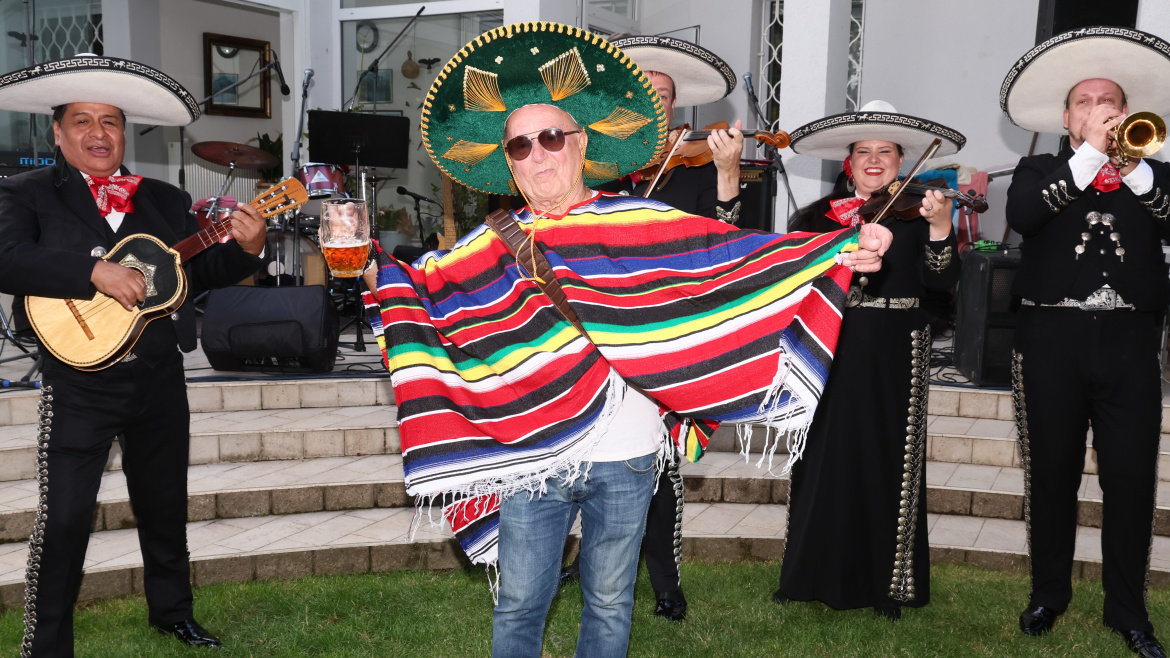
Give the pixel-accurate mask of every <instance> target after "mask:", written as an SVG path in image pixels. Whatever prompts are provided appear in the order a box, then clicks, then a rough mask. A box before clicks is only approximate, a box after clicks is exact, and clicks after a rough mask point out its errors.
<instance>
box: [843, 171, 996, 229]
mask: <svg viewBox="0 0 1170 658" xmlns="http://www.w3.org/2000/svg"><path fill="white" fill-rule="evenodd" d="M899 190H901V193H900V194H898V191H899ZM932 190H933V191H936V192H942V195H943V196H945V197H946V198H948V199H952V200H954V201H956V202H957V203H958V204H959V205H960V206H962V207H963V208H964V212H966V214H968V215H970V214H971V213H972V212H977V213H984V212H987V198H986V197H985V196H984V195H982V194H980V195H976V194H975V190H968V192H967V194H963V193H962V192H959V191H958V190H952V189H951V188H949V187H947V184H946V181H944V180H943V179H941V178H935V179H933V180H928V181H920V180H918V179H917V178H911V179H910V180H909V182H907V181H906V180H905V179H903V180H896V181H894V182H892V183H890V184H889V185H886V186H885V187H882V188H879V189H877V190H875V191H874V193H873V194H871V195H870V196H869V200H867V201H866V202H865V203H864V204H862V206H861V207H860V208H858V209H857V214H858V216H859V217H861V218H862V220H863V221H865V222H866V223H869V222H872V221H874V220H875V219H878V221H881V220H883V219H887V218H889V217H897V218H898V219H905V220H910V219H919V218H921V217H922V215H921V214H920V213H919V212H918V210H919V208H921V207H922V199H924V198H925V197H926V193H927V192H930V191H932ZM894 194H898V198H896V199H895V200H894V205H893V206H891V207H890V210H889V211H888V212H887V213H886V215H885V216H884V217H881V218H878V217H877V214H878V213H879V212H881V209H882V208H884V207H885V205H886V204H887V203H889V201H890V196H892V195H894Z"/></svg>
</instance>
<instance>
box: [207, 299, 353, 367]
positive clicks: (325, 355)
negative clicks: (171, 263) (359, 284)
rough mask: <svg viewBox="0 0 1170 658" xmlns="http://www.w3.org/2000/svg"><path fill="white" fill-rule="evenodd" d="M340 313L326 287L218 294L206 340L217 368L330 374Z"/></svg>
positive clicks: (209, 357) (209, 356)
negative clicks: (338, 314)
mask: <svg viewBox="0 0 1170 658" xmlns="http://www.w3.org/2000/svg"><path fill="white" fill-rule="evenodd" d="M338 330H339V327H338V322H337V309H336V308H335V307H334V306H333V300H332V298H331V297H330V296H329V291H328V290H327V289H326V288H325V286H291V287H287V288H264V287H256V286H230V287H227V288H219V289H217V290H212V291H211V292H210V294H209V295H208V297H207V307H206V309H205V310H204V313H203V332H202V336H201V337H200V342H201V343H202V344H203V352H204V354H206V355H207V361H208V363H210V364H211V367H212V368H215V369H216V370H235V371H250V372H255V371H263V372H272V371H280V372H314V373H316V372H330V371H332V370H333V363H334V361H335V359H336V357H337V337H338Z"/></svg>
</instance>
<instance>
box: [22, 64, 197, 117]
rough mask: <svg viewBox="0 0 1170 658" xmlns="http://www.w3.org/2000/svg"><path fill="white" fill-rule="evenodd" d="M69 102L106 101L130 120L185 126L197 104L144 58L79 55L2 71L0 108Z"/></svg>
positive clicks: (38, 110) (42, 108)
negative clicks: (130, 58) (142, 62)
mask: <svg viewBox="0 0 1170 658" xmlns="http://www.w3.org/2000/svg"><path fill="white" fill-rule="evenodd" d="M67 103H104V104H106V105H113V106H114V107H117V108H119V109H121V110H122V111H123V112H125V113H126V121H128V122H130V123H142V124H151V125H157V126H185V125H187V124H189V123H191V122H192V121H194V120H195V119H198V118H199V105H198V103H197V102H196V101H195V97H194V96H192V95H191V94H190V92H188V91H187V90H186V89H184V88H183V85H181V84H179V83H178V82H175V80H174V78H172V77H170V76H169V75H167V74H165V73H163V72H161V71H157V70H155V69H152V68H151V67H149V66H146V65H144V64H139V63H138V62H132V61H130V60H128V59H118V58H115V57H98V56H97V55H88V54H86V55H78V56H76V57H70V58H69V59H61V60H57V61H55V62H45V63H44V64H38V65H36V66H30V67H28V68H24V69H20V70H19V71H13V72H12V73H8V74H6V75H4V76H0V110H9V111H11V112H31V113H33V114H52V113H53V108H54V107H56V106H58V105H65V104H67Z"/></svg>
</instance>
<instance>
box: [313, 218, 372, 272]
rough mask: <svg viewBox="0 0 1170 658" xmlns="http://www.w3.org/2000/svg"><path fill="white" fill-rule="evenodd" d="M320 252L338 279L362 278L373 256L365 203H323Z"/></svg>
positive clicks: (330, 270)
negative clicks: (367, 262)
mask: <svg viewBox="0 0 1170 658" xmlns="http://www.w3.org/2000/svg"><path fill="white" fill-rule="evenodd" d="M320 238H321V252H322V254H324V256H325V263H326V264H327V265H328V266H329V272H330V273H331V274H332V275H333V276H336V277H342V278H352V277H357V276H361V274H362V270H364V269H365V268H366V261H368V260H369V254H370V219H369V215H368V213H367V212H366V202H365V201H360V200H352V199H329V200H328V201H323V202H321V234H320Z"/></svg>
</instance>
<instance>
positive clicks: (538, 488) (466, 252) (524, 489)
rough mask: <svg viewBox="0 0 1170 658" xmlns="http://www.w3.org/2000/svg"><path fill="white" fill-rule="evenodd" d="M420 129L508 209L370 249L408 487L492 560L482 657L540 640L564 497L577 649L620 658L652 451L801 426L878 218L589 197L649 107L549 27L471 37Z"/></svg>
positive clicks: (657, 138) (609, 60)
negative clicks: (735, 425) (577, 553)
mask: <svg viewBox="0 0 1170 658" xmlns="http://www.w3.org/2000/svg"><path fill="white" fill-rule="evenodd" d="M421 132H422V136H423V141H424V144H425V146H426V148H427V151H428V153H429V154H430V155H431V157H432V158H433V159H434V161H435V163H436V164H437V165H438V166H439V167H440V169H442V170H443V171H444V172H446V173H447V174H448V175H450V176H451V177H452V178H455V179H456V180H458V181H459V182H460V183H462V184H464V185H466V186H468V187H472V188H475V189H478V190H481V191H485V192H489V193H497V194H508V193H512V194H517V193H518V194H521V195H523V196H524V197H525V199H526V200H527V202H528V206H527V207H526V208H524V209H523V210H521V211H519V212H517V213H513V214H512V215H510V216H508V217H505V218H504V219H503V220H502V221H503V223H501V224H496V223H493V222H499V221H500V218H499V217H495V218H489V224H491V226H492V228H489V227H488V226H481V227H478V228H476V229H474V230H473V231H472V232H471V233H469V234H468V235H467V236H464V237H463V238H462V239H460V240H459V241H458V242H457V243H456V245H455V247H454V248H453V249H452V250H451V252H449V253H448V254H446V255H443V256H442V257H441V258H436V257H435V255H434V254H431V255H428V256H424V257H423V258H422V259H420V260H419V261H417V262H416V263H414V265H413V267H408V266H405V265H403V264H401V263H398V262H396V261H393V260H392V259H390V258H389V257H387V256H386V255H385V253H384V252H381V251H379V253H378V255H377V262H378V268H377V270H376V271H375V270H374V269H370V270H368V271H367V273H366V276H365V279H366V282H367V285H368V288H369V290H370V291H372V292H370V293H367V296H366V303H367V305H368V306H370V307H374V308H377V310H378V311H379V312H378V313H376V314H375V317H374V318H373V320H374V322H373V323H374V325H375V327H374V328H375V333H376V334H377V335H378V341H379V344H380V346H381V347H382V349H383V350H384V351H385V353H386V359H387V361H386V363H387V367H388V369H389V370H390V371H391V381H392V383H393V384H394V388H395V398H396V401H397V404H398V409H399V415H398V422H399V431H400V435H401V437H402V447H403V468H404V471H405V479H406V484H407V491H408V492H409V493H411V494H412V495H414V496H416V497H417V499H418V500H419V501H420V503H421V504H426V503H428V502H431V501H434V502H439V503H440V504H441V505H442V506H443V512H444V517H445V520H446V521H447V522H448V523H449V524H450V526H451V528H452V530H453V531H454V533H455V536H456V538H457V539H458V540H459V541H460V543H461V545H462V547H463V548H464V550H465V551H466V552H467V554H468V556H469V557H470V558H471V560H472V561H473V562H485V563H487V564H489V565H491V564H498V566H499V574H500V586H499V590H498V594H499V598H498V604H497V606H496V610H495V616H494V620H493V649H492V653H493V655H495V656H507V657H509V658H512V657H518V656H519V657H524V656H540V654H541V646H542V637H543V632H544V623H545V616H546V615H547V612H548V609H549V605H550V603H551V601H552V598H553V595H554V594H555V592H556V589H557V581H558V574H559V570H560V564H561V558H562V554H563V546H564V541H565V538H566V536H567V535H568V533H569V531H570V528H571V525H572V518H573V516H574V515H575V514H576V512H577V510H580V512H581V518H582V538H581V555H582V562H581V582H582V592H583V595H584V599H585V606H584V610H583V612H582V620H581V633H580V639H579V641H578V644H577V655H578V656H623V655H625V654H626V650H627V646H628V642H629V632H630V622H631V611H632V605H633V586H634V579H635V575H636V570H637V562H638V547H639V544H640V542H641V537H642V533H643V529H644V527H645V522H646V510H647V506H648V504H649V501H650V497H651V494H652V491H653V488H654V481H655V476H656V473H657V472H658V471H660V470H661V468H662V465H663V463H664V462H665V460H666V459H667V458H668V455H672V454H673V449H672V450H671V451H667V450H665V449H664V446H663V444H664V442H665V441H667V440H674V441H676V443H679V444H680V445H682V446H684V448H685V454H686V455H687V456H688V458H692V459H697V458H698V456H699V455H700V454H701V453H702V449H703V446H704V445H705V440H706V436H709V430H710V429H711V428H713V427H714V426H717V425H718V424H719V422H723V421H725V422H740V423H766V424H769V425H770V426H772V427H777V428H787V429H790V430H792V431H793V432H794V434H795V435H797V436H799V435H800V432H801V431H802V430H801V428H802V427H805V426H806V425H807V420H808V419H809V418H811V415H810V413H811V412H810V410H811V409H812V407H814V406H815V399H816V397H817V393H816V391H817V390H819V386H820V383H819V382H820V380H821V379H823V364H824V363H825V361H826V360H831V358H832V347H831V346H832V344H833V343H835V339H836V336H835V328H834V327H835V323H837V322H839V310H836V309H834V306H839V305H843V303H844V296H843V295H844V293H843V291H842V288H841V285H842V284H841V281H842V280H846V281H847V278H848V274H849V272H848V270H847V269H846V267H856V268H857V269H859V270H864V271H874V270H876V269H877V268H878V267H880V254H881V253H883V252H884V250H885V248H886V247H887V246H888V244H889V242H888V239H885V238H888V231H885V230H884V229H882V228H881V227H878V226H872V227H866V228H865V229H864V230H863V231H862V235H861V236H860V238H859V241H860V247H861V249H860V250H853V249H854V247H855V246H857V245H854V244H853V240H854V238H853V236H852V235H851V234H845V233H841V234H835V235H834V236H831V237H824V238H822V237H817V238H813V239H807V238H803V237H798V238H792V239H787V238H784V237H780V236H775V235H771V234H765V233H758V232H754V231H737V230H735V229H734V228H733V227H730V226H728V225H727V224H724V223H721V222H718V221H715V220H710V219H704V218H700V217H695V216H692V215H689V214H687V213H684V212H681V211H679V210H676V209H673V208H671V207H669V206H666V205H664V204H662V203H659V202H655V201H651V200H646V199H638V198H630V197H625V196H620V195H603V194H600V193H597V192H594V191H593V190H591V189H589V187H588V186H589V185H593V184H596V183H600V182H604V181H608V180H612V179H614V178H617V177H620V176H623V175H626V174H628V173H630V172H632V171H637V170H639V169H641V168H642V167H644V166H645V164H646V163H647V162H649V161H650V160H651V159H652V158H653V157H654V156H655V155H656V154H657V153H658V151H659V150H660V149H661V148H662V146H663V144H664V142H665V136H666V121H665V112H664V110H663V107H662V102H661V101H660V100H659V98H658V96H657V94H656V92H655V91H654V88H653V85H651V84H650V82H649V80H647V78H646V76H645V75H644V74H643V73H642V71H641V70H640V69H638V67H637V66H636V65H635V64H634V63H633V61H632V60H630V59H629V57H627V56H625V55H624V54H623V53H622V52H621V51H620V50H618V49H617V48H615V47H614V46H613V45H611V44H609V43H607V42H606V41H605V40H604V39H601V38H600V37H598V36H596V35H593V34H590V33H588V32H585V31H582V30H579V29H576V28H572V27H568V26H564V25H557V24H551V23H524V24H517V25H508V26H504V27H501V28H497V29H495V30H492V31H490V32H487V33H485V34H483V35H481V36H480V37H478V38H476V39H475V40H474V41H472V42H471V43H469V44H467V46H465V47H464V48H463V49H462V50H461V51H460V52H459V53H458V54H457V55H456V56H455V57H454V58H453V59H452V60H451V61H450V62H448V63H447V65H446V66H445V67H444V68H443V70H442V72H441V73H440V75H439V77H438V79H437V80H436V81H435V84H434V86H432V88H431V90H430V92H429V93H428V96H427V100H426V102H425V103H424V107H423V113H422V124H421ZM497 226H498V227H499V228H496V227H497ZM509 229H510V230H512V231H513V232H514V233H516V234H518V236H519V237H518V240H519V243H517V242H515V241H509V240H510V239H507V238H503V237H501V233H502V232H503V233H506V232H507V231H508V230H509ZM527 249H531V253H529V252H528V251H527ZM517 254H519V255H517ZM537 254H540V255H543V258H546V259H547V264H542V263H541V262H540V261H539V260H538V258H537ZM840 265H844V266H846V267H841V266H840ZM842 275H844V276H842ZM554 281H555V282H558V283H557V284H556V285H555V287H554V286H550V282H554ZM554 300H556V301H554ZM705 432H707V433H705Z"/></svg>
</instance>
